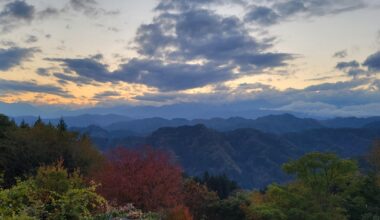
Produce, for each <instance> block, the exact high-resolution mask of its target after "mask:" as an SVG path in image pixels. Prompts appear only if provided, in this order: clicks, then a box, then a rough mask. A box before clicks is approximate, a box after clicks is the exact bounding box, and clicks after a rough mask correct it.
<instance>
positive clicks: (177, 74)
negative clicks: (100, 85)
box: [50, 0, 294, 91]
mask: <svg viewBox="0 0 380 220" xmlns="http://www.w3.org/2000/svg"><path fill="white" fill-rule="evenodd" d="M198 1H199V3H201V1H200V0H198ZM182 3H183V2H182ZM193 3H194V2H193ZM184 4H185V3H184ZM186 4H187V3H186ZM272 47H273V39H264V40H258V39H256V38H255V37H253V36H252V35H251V33H250V32H249V30H248V29H247V28H246V27H245V25H244V22H242V21H241V20H240V19H239V18H238V17H235V16H222V15H219V14H217V13H216V12H214V11H213V10H208V9H199V8H192V7H191V9H189V10H186V11H183V10H178V11H170V12H168V11H165V10H160V12H159V14H158V15H157V16H156V17H155V18H154V19H153V21H152V22H151V23H148V24H143V25H141V26H140V27H139V29H138V31H137V35H136V38H135V49H136V51H137V52H138V53H139V56H138V57H139V58H134V59H131V60H129V61H127V62H124V63H121V64H120V65H119V68H118V69H116V70H114V71H109V70H108V66H107V65H104V64H102V63H101V62H100V61H99V59H98V58H96V57H89V58H85V59H50V60H51V61H56V62H61V63H62V66H63V67H64V68H66V69H68V70H70V71H72V72H74V73H76V74H77V75H78V76H80V77H85V78H87V79H91V80H94V81H97V82H115V83H117V82H128V83H137V84H144V85H147V86H149V87H154V88H157V89H159V90H161V91H178V90H186V89H192V88H198V87H203V86H206V85H210V84H215V83H220V82H225V81H229V80H233V79H237V78H239V77H243V76H246V75H250V74H258V73H261V72H262V71H264V70H267V69H273V68H276V67H282V66H286V65H287V62H288V61H289V60H292V59H294V56H293V55H292V54H287V53H280V52H271V51H270V49H271V48H272Z"/></svg>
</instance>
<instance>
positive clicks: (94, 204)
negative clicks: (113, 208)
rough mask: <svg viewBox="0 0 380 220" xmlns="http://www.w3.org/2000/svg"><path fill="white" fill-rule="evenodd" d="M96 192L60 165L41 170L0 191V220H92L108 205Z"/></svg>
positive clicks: (92, 187) (76, 174) (41, 168)
mask: <svg viewBox="0 0 380 220" xmlns="http://www.w3.org/2000/svg"><path fill="white" fill-rule="evenodd" d="M95 190H96V185H95V184H93V183H92V184H90V185H89V186H87V185H86V184H85V182H84V180H83V179H82V178H81V176H80V175H79V172H77V171H75V172H73V173H72V174H69V173H68V172H67V170H66V169H65V168H63V165H62V163H61V162H59V163H57V164H55V165H52V166H44V167H40V168H39V169H38V171H37V175H36V176H35V177H31V178H29V179H27V180H25V181H18V182H17V184H16V185H14V186H13V187H12V188H9V189H3V190H1V191H0V219H72V220H75V219H91V218H92V216H94V215H96V214H97V213H101V212H104V211H105V209H106V205H107V202H106V200H105V199H104V198H103V197H101V196H99V195H98V194H97V193H96V191H95Z"/></svg>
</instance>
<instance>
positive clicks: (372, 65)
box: [363, 51, 380, 72]
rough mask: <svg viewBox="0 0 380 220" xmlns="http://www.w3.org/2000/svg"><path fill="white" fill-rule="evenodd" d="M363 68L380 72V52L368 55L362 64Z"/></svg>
mask: <svg viewBox="0 0 380 220" xmlns="http://www.w3.org/2000/svg"><path fill="white" fill-rule="evenodd" d="M363 66H366V67H368V70H370V71H374V72H379V71H380V51H379V52H376V53H374V54H372V55H370V56H369V57H368V58H367V59H366V60H365V61H364V63H363Z"/></svg>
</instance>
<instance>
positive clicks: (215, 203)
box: [0, 115, 380, 220]
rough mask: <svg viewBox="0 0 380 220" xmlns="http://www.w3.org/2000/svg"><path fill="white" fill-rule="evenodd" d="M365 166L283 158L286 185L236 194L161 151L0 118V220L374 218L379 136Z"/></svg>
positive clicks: (318, 157) (233, 187) (331, 158)
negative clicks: (104, 146) (102, 145)
mask: <svg viewBox="0 0 380 220" xmlns="http://www.w3.org/2000/svg"><path fill="white" fill-rule="evenodd" d="M366 161H368V165H366V166H365V169H364V168H363V167H359V166H358V164H357V163H356V161H354V160H349V159H342V158H339V157H337V156H336V155H334V154H329V153H318V152H314V153H310V154H307V155H305V156H303V157H301V158H299V159H297V160H293V161H289V162H288V163H286V164H284V166H283V170H284V172H286V173H288V174H289V175H293V176H294V180H293V181H292V182H289V183H287V184H284V185H279V184H272V185H269V186H268V187H267V188H265V189H262V190H252V191H247V190H242V189H239V187H238V185H237V184H236V183H235V182H233V181H231V180H229V179H228V177H227V176H225V175H220V176H215V175H210V174H208V173H205V174H204V175H203V176H202V177H196V178H192V177H186V176H185V175H183V172H182V170H181V168H180V167H179V166H178V165H177V164H175V163H174V162H173V160H172V157H171V156H170V154H168V153H167V152H164V151H161V150H157V149H152V148H150V147H142V148H140V149H127V148H116V149H113V150H111V151H109V152H107V153H105V154H101V153H99V152H98V151H97V150H96V149H95V148H94V147H93V145H92V143H91V141H90V139H89V138H88V137H86V136H83V135H78V134H76V133H74V132H70V131H68V130H67V128H66V125H65V123H64V121H63V120H61V122H60V123H59V124H58V126H53V125H51V124H44V123H42V121H41V120H37V121H36V123H35V124H34V125H33V126H29V125H27V124H25V123H21V124H20V125H16V124H15V123H14V122H12V121H10V120H9V119H8V118H7V117H6V116H2V115H0V173H1V179H2V181H1V183H0V185H1V189H0V219H14V220H16V219H17V220H23V219H74V220H75V219H99V220H100V219H113V218H116V217H125V218H128V219H168V220H190V219H195V220H202V219H204V220H224V219H225V220H244V219H247V220H303V219H308V220H309V219H311V220H313V219H315V220H317V219H326V220H330V219H331V220H339V219H342V220H343V219H353V220H354V219H355V220H356V219H362V220H372V219H380V181H379V176H380V142H376V143H375V144H374V145H373V147H372V149H371V152H369V153H368V157H366Z"/></svg>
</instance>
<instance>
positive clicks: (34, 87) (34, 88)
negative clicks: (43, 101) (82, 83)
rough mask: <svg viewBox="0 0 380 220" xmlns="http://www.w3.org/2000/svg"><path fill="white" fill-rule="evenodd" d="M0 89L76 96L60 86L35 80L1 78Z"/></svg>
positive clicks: (2, 90) (67, 96)
mask: <svg viewBox="0 0 380 220" xmlns="http://www.w3.org/2000/svg"><path fill="white" fill-rule="evenodd" d="M0 91H1V92H11V93H23V92H35V93H45V94H51V95H57V96H61V97H64V98H74V96H73V95H71V94H69V93H67V92H66V91H64V90H63V89H62V88H60V87H57V86H54V85H49V84H37V83H35V82H33V81H14V80H5V79H0Z"/></svg>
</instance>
